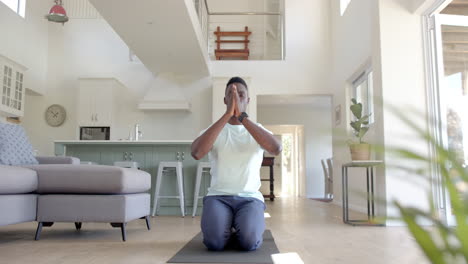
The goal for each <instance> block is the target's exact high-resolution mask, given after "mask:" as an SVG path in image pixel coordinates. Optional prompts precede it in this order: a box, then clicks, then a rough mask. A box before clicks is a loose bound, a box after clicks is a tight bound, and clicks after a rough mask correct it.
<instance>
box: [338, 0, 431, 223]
mask: <svg viewBox="0 0 468 264" xmlns="http://www.w3.org/2000/svg"><path fill="white" fill-rule="evenodd" d="M338 3H339V1H338V0H336V1H333V2H332V14H333V18H332V32H333V33H332V34H333V52H332V54H333V78H332V84H331V85H332V87H334V88H335V97H334V106H335V107H336V106H337V105H341V107H342V110H344V112H343V113H342V122H341V124H340V125H339V126H337V130H336V131H335V132H334V143H333V147H334V149H333V151H334V158H335V168H334V169H335V171H340V170H339V169H340V168H341V164H342V163H344V162H347V161H349V160H350V157H349V150H348V147H347V146H346V144H344V141H345V139H347V138H348V137H349V136H348V135H346V133H345V132H343V131H347V130H348V129H349V128H348V126H349V125H348V123H349V120H348V119H349V118H348V117H349V115H348V110H347V108H348V107H349V103H348V100H349V98H348V96H347V91H349V86H350V82H351V81H352V80H353V76H355V74H356V73H358V72H359V70H360V69H362V68H363V65H365V64H371V65H372V67H373V69H374V102H375V109H374V113H373V114H374V117H375V120H376V122H375V124H373V126H372V128H371V134H370V135H368V137H367V138H366V139H367V141H370V142H371V143H373V144H379V145H382V146H385V148H386V151H385V152H383V153H377V154H376V158H378V159H383V160H384V161H385V163H386V164H387V165H389V166H387V167H385V168H383V167H381V168H379V169H378V170H377V174H376V185H377V188H376V194H377V196H378V197H379V198H381V199H385V200H386V201H387V203H382V202H381V203H377V205H378V206H377V213H378V215H380V216H397V212H396V211H395V209H394V208H393V206H392V202H393V201H394V200H398V201H400V202H402V203H403V204H407V205H413V206H416V207H419V208H423V209H424V208H427V196H426V191H427V187H428V186H427V184H424V183H423V182H418V181H416V182H417V184H416V185H415V184H414V183H412V182H414V179H415V178H414V175H409V174H407V173H401V172H398V171H396V170H394V169H392V166H391V165H395V164H399V165H408V163H407V162H405V161H404V160H402V159H399V158H398V157H395V156H392V155H391V154H390V151H389V148H390V147H395V146H403V147H405V148H409V149H412V150H416V151H418V152H420V153H422V154H423V155H427V154H428V148H427V143H426V142H425V141H421V140H417V139H415V135H414V132H412V131H411V130H409V129H408V128H406V127H405V126H403V125H402V122H401V121H400V120H399V119H398V118H397V117H395V115H394V114H392V112H391V111H390V108H389V106H390V105H393V106H397V107H398V109H400V110H403V111H405V110H407V109H408V107H409V106H411V107H413V108H415V109H416V110H417V111H419V112H421V113H425V112H426V101H425V98H426V95H425V85H424V64H423V63H424V58H423V50H422V32H421V29H422V25H421V21H422V19H421V17H420V16H419V15H417V14H413V13H412V9H414V7H412V5H409V4H408V3H407V1H401V0H380V1H374V0H353V1H351V3H350V5H349V7H348V10H347V11H346V12H345V14H344V16H340V15H339V5H338ZM343 106H344V107H343ZM343 121H344V122H343ZM415 122H416V123H418V124H420V125H422V127H423V128H426V127H425V125H426V119H425V116H423V117H422V118H420V119H419V120H415ZM426 129H427V128H426ZM340 131H341V132H340ZM410 165H411V164H410ZM359 173H360V172H355V173H354V174H352V175H351V178H350V188H351V198H350V203H351V208H354V209H357V210H359V211H365V196H363V193H364V191H365V181H364V179H363V176H361V179H359V180H358V177H356V176H359ZM334 188H335V190H336V189H338V190H340V189H341V182H340V181H335V186H334ZM336 198H340V197H338V195H337V197H336ZM336 202H337V203H340V202H341V199H337V200H336ZM387 224H388V225H394V224H400V223H397V222H392V221H387Z"/></svg>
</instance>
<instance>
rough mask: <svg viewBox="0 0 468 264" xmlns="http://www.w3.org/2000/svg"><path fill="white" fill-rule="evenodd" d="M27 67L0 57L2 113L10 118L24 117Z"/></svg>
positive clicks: (0, 105)
mask: <svg viewBox="0 0 468 264" xmlns="http://www.w3.org/2000/svg"><path fill="white" fill-rule="evenodd" d="M25 72H26V67H24V66H22V65H20V64H18V63H16V62H14V61H12V60H10V59H8V58H6V57H4V56H1V55H0V83H1V86H0V87H1V88H0V112H1V113H2V114H4V115H8V116H16V117H21V116H23V115H24V98H25V87H24V80H25Z"/></svg>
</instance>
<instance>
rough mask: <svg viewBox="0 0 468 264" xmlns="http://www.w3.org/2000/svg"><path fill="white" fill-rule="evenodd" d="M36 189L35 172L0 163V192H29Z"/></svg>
mask: <svg viewBox="0 0 468 264" xmlns="http://www.w3.org/2000/svg"><path fill="white" fill-rule="evenodd" d="M36 189H37V174H36V172H35V171H33V170H30V169H26V168H20V167H14V166H5V165H0V194H23V193H31V192H34V191H36Z"/></svg>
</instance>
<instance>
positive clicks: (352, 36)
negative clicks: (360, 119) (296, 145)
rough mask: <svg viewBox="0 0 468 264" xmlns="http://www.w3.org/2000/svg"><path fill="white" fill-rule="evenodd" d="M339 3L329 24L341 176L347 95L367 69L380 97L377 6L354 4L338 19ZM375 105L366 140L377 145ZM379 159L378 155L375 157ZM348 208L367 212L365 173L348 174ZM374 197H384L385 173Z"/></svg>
mask: <svg viewBox="0 0 468 264" xmlns="http://www.w3.org/2000/svg"><path fill="white" fill-rule="evenodd" d="M339 2H340V1H339V0H333V1H331V21H332V22H331V24H332V29H331V32H332V52H331V56H332V76H333V77H332V78H331V84H330V85H331V87H333V91H334V98H333V109H335V108H336V107H338V106H340V107H341V122H340V124H339V125H334V130H333V134H334V136H333V161H334V172H336V174H337V175H338V176H341V165H342V164H344V163H347V162H349V161H350V160H351V157H350V153H349V148H348V146H347V144H346V141H347V140H348V139H350V138H352V136H351V133H350V132H349V128H350V126H349V122H350V120H349V116H350V115H349V110H348V109H349V105H350V102H349V101H350V97H349V92H350V89H351V85H350V84H351V82H352V81H353V80H354V78H356V77H357V76H356V75H357V74H359V73H360V72H361V71H362V70H364V69H365V68H366V66H368V65H371V66H372V68H373V69H374V95H375V96H376V98H379V95H380V62H379V52H380V49H379V44H380V43H379V41H378V40H379V39H378V38H377V33H376V31H377V30H378V2H377V1H375V0H353V1H351V3H350V4H349V6H348V8H347V10H346V12H345V13H344V15H343V16H341V15H340V5H339ZM377 104H378V102H376V106H375V109H374V110H375V111H374V113H372V114H373V115H374V118H375V120H376V124H374V125H373V127H372V128H371V129H370V131H369V132H368V135H366V137H365V140H366V141H367V142H370V143H380V141H379V139H381V136H380V135H381V127H382V125H381V124H380V123H379V122H381V121H382V116H381V111H380V109H379V107H378V105H377ZM377 157H378V158H381V157H380V155H377ZM349 173H350V174H349V176H350V179H349V190H350V192H349V195H350V198H349V203H350V208H352V209H354V210H358V211H365V210H366V209H367V204H366V199H365V198H364V196H363V195H362V193H363V192H365V190H366V181H365V174H364V173H365V172H364V171H362V170H359V169H350V171H349ZM376 187H377V189H376V190H377V192H376V193H377V195H379V196H383V197H385V175H384V171H378V173H377V177H376ZM334 190H341V180H335V181H334ZM341 201H342V199H341V191H335V200H334V202H335V203H337V204H341ZM379 211H380V212H383V213H384V212H385V205H381V206H378V207H377V212H379Z"/></svg>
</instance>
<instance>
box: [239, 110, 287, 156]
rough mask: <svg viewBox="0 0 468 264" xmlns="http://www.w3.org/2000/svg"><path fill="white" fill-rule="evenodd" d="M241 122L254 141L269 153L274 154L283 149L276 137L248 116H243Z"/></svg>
mask: <svg viewBox="0 0 468 264" xmlns="http://www.w3.org/2000/svg"><path fill="white" fill-rule="evenodd" d="M242 124H243V125H244V127H245V128H246V129H247V131H249V133H250V134H251V135H252V137H253V138H254V139H255V141H257V143H258V144H259V145H260V146H261V147H262V148H263V149H265V150H266V151H268V152H269V153H270V154H272V155H275V156H276V155H278V154H280V152H281V151H282V150H283V146H282V145H281V142H279V140H278V139H276V138H275V137H274V136H273V135H272V134H270V133H268V131H266V130H265V129H263V128H261V127H260V126H258V125H257V124H255V123H254V122H252V121H250V120H249V118H247V117H246V118H244V119H243V120H242Z"/></svg>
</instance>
